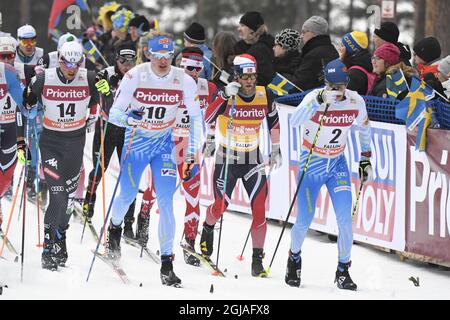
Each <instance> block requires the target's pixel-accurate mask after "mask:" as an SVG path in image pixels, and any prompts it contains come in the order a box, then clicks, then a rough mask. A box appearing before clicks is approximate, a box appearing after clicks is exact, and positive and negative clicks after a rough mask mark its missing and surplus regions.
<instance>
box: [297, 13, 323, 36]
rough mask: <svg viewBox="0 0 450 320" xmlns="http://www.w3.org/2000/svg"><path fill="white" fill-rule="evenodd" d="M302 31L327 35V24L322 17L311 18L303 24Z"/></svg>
mask: <svg viewBox="0 0 450 320" xmlns="http://www.w3.org/2000/svg"><path fill="white" fill-rule="evenodd" d="M302 30H306V31H311V32H313V33H315V34H317V35H322V34H328V22H327V20H325V19H324V18H322V17H319V16H312V17H311V18H309V19H308V20H306V21H305V22H304V23H303V26H302Z"/></svg>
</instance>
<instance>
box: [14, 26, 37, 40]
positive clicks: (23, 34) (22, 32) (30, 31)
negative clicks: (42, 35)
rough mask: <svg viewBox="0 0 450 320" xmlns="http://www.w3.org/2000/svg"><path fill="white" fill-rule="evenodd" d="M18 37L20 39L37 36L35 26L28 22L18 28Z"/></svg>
mask: <svg viewBox="0 0 450 320" xmlns="http://www.w3.org/2000/svg"><path fill="white" fill-rule="evenodd" d="M17 37H18V38H19V39H21V38H22V39H30V38H36V30H35V29H34V28H33V26H30V25H29V24H26V25H24V26H21V27H20V28H19V29H17Z"/></svg>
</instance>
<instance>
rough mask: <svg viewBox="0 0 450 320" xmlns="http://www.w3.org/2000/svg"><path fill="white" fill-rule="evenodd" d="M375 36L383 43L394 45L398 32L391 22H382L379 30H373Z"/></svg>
mask: <svg viewBox="0 0 450 320" xmlns="http://www.w3.org/2000/svg"><path fill="white" fill-rule="evenodd" d="M374 32H375V34H376V35H377V36H379V37H380V38H381V39H383V40H384V41H387V42H390V43H393V44H396V43H397V41H398V36H399V34H400V31H399V30H398V27H397V25H396V24H395V23H393V22H383V23H382V24H381V26H380V29H375V31H374Z"/></svg>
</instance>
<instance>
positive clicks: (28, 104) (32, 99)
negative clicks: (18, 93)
mask: <svg viewBox="0 0 450 320" xmlns="http://www.w3.org/2000/svg"><path fill="white" fill-rule="evenodd" d="M22 97H23V104H24V106H25V108H27V109H31V108H32V107H33V106H34V105H35V104H36V103H37V102H38V96H37V95H36V94H35V93H34V92H33V91H31V87H30V86H29V85H28V86H27V87H26V88H25V90H23V93H22Z"/></svg>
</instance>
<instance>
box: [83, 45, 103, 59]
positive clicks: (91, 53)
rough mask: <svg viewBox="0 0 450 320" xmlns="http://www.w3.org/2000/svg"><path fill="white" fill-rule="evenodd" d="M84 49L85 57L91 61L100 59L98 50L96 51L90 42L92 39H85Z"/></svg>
mask: <svg viewBox="0 0 450 320" xmlns="http://www.w3.org/2000/svg"><path fill="white" fill-rule="evenodd" d="M83 48H84V51H85V52H86V57H87V58H88V59H89V60H91V61H92V62H94V63H95V62H96V61H98V60H99V59H100V52H98V49H97V47H96V46H95V45H94V44H93V43H92V40H89V41H86V42H85V43H84V45H83Z"/></svg>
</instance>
